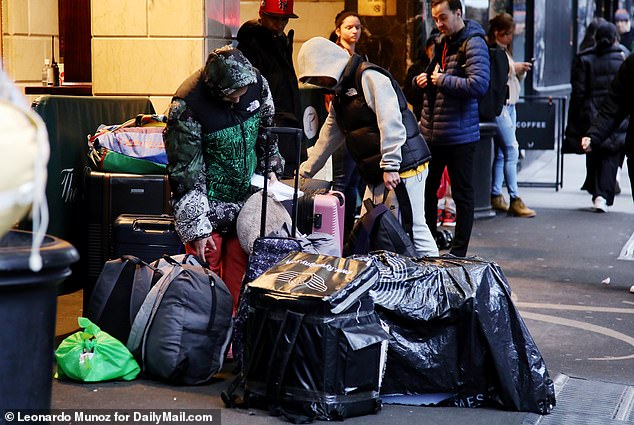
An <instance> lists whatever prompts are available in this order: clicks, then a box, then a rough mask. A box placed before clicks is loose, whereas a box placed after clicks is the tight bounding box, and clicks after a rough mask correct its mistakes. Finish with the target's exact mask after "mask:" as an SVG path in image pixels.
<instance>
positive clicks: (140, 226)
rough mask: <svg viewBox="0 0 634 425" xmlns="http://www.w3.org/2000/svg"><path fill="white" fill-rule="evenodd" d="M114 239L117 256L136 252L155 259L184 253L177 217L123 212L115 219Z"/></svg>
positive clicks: (144, 258) (138, 254)
mask: <svg viewBox="0 0 634 425" xmlns="http://www.w3.org/2000/svg"><path fill="white" fill-rule="evenodd" d="M113 241H114V257H115V258H118V257H121V256H122V255H134V256H135V257H139V258H140V259H141V260H143V261H147V262H151V261H153V260H156V259H158V258H161V257H162V256H163V254H167V255H176V254H180V253H182V252H184V248H183V244H182V243H181V241H180V238H179V237H178V235H177V234H176V225H175V223H174V218H173V217H171V216H169V215H165V214H163V215H149V214H145V215H136V214H121V215H120V216H119V217H117V219H116V220H115V222H114V229H113Z"/></svg>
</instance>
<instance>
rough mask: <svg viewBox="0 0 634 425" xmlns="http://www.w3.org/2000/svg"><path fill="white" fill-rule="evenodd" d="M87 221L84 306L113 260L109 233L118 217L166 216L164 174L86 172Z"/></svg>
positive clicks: (166, 191) (167, 207)
mask: <svg viewBox="0 0 634 425" xmlns="http://www.w3.org/2000/svg"><path fill="white" fill-rule="evenodd" d="M85 184H86V200H87V221H88V237H87V239H88V248H87V250H86V253H87V265H88V267H87V273H86V274H87V276H86V285H85V286H84V307H86V305H87V302H88V299H89V297H90V292H91V290H92V287H93V286H94V284H95V282H96V281H97V278H98V277H99V274H100V273H101V270H102V268H103V265H104V264H105V262H106V261H108V260H109V259H112V258H116V257H115V255H114V249H113V240H112V231H113V227H114V222H115V220H116V219H117V217H119V216H120V215H121V214H156V215H161V214H170V213H171V208H170V188H169V182H168V177H167V175H158V174H157V175H143V174H124V173H104V172H99V171H94V170H90V169H86V179H85Z"/></svg>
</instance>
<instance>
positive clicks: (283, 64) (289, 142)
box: [237, 0, 307, 177]
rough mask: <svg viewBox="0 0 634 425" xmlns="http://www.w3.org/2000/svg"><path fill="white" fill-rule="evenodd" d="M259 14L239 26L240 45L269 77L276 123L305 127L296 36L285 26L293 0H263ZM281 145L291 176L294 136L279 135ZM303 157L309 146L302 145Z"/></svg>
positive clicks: (294, 162)
mask: <svg viewBox="0 0 634 425" xmlns="http://www.w3.org/2000/svg"><path fill="white" fill-rule="evenodd" d="M259 15H260V18H259V19H257V20H256V19H254V20H251V21H248V22H245V23H244V24H243V25H242V26H241V27H240V29H239V30H238V37H237V38H238V49H240V50H241V51H242V53H243V54H244V56H246V57H247V59H249V61H250V62H251V64H253V66H255V67H256V68H257V69H258V70H259V71H260V72H261V73H262V75H263V76H264V77H265V78H266V79H267V80H268V82H269V86H270V88H271V94H272V95H273V103H274V104H275V117H274V122H275V126H277V127H295V128H302V126H301V121H300V120H299V119H298V118H299V117H301V110H300V104H299V87H298V84H297V75H296V74H295V68H294V67H293V36H294V31H293V30H292V29H291V30H290V31H288V34H285V33H284V29H285V28H286V25H287V24H288V20H289V19H290V18H297V15H296V14H295V13H293V0H261V2H260V11H259ZM278 146H279V149H280V153H281V154H282V156H283V157H284V159H285V161H286V165H285V167H284V177H292V175H293V170H295V169H296V168H297V165H298V164H297V160H296V158H297V150H296V149H297V147H296V146H295V139H294V137H288V138H283V137H282V136H279V141H278ZM301 157H302V160H304V159H306V157H307V155H306V148H305V147H304V146H302V155H301Z"/></svg>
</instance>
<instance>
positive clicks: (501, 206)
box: [491, 195, 509, 212]
mask: <svg viewBox="0 0 634 425" xmlns="http://www.w3.org/2000/svg"><path fill="white" fill-rule="evenodd" d="M491 208H493V209H494V210H496V211H502V212H507V211H508V210H509V205H508V204H507V203H506V201H505V200H504V196H502V195H496V196H491Z"/></svg>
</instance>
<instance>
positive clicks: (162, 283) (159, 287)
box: [126, 266, 183, 360]
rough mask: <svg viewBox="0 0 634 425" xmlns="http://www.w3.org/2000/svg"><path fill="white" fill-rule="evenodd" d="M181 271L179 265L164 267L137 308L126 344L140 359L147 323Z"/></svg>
mask: <svg viewBox="0 0 634 425" xmlns="http://www.w3.org/2000/svg"><path fill="white" fill-rule="evenodd" d="M182 271H183V268H182V267H179V266H171V267H169V268H168V267H166V268H165V274H164V275H163V277H161V278H160V279H159V281H158V282H156V285H154V287H153V288H152V290H150V293H149V294H148V295H147V297H145V300H144V301H143V304H142V305H141V307H140V308H139V312H138V313H137V315H136V317H135V318H134V322H133V323H132V328H131V329H130V336H129V337H128V342H127V344H126V346H127V347H128V350H130V352H131V353H132V354H134V355H135V356H138V355H139V354H140V356H141V359H142V360H143V359H144V357H145V348H144V347H143V341H144V340H145V337H146V334H147V330H148V328H149V324H150V323H152V319H154V316H155V315H156V310H157V309H158V306H159V305H160V304H161V301H162V300H163V296H164V295H165V292H166V291H167V288H169V285H170V283H172V281H173V280H174V279H175V278H176V276H178V275H179V274H180V273H181V272H182ZM139 349H141V353H139Z"/></svg>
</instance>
